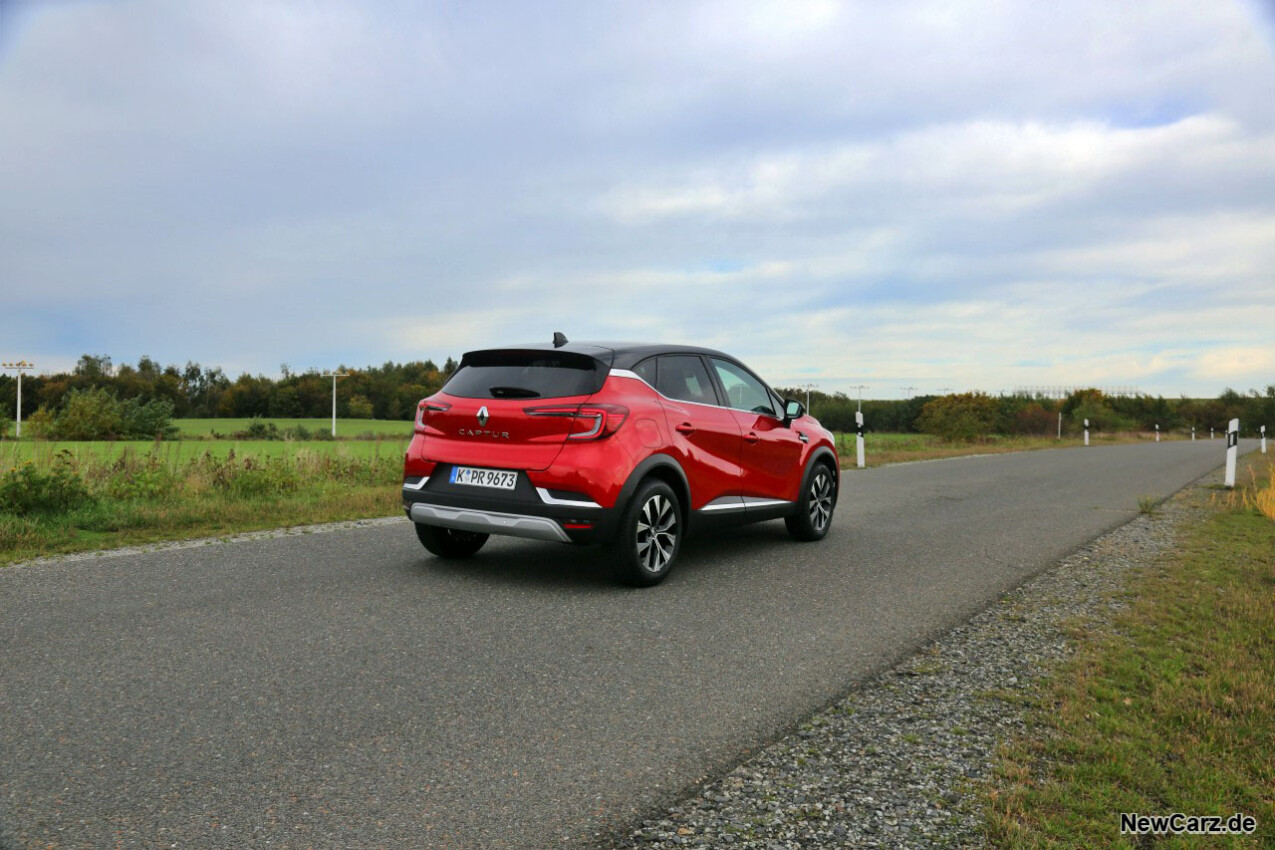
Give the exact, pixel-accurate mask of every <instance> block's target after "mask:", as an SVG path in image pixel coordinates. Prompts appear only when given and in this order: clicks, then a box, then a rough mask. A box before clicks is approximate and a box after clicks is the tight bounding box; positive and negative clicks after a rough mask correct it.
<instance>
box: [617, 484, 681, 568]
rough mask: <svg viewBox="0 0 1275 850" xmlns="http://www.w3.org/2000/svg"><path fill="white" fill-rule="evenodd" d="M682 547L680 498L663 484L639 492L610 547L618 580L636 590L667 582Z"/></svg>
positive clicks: (634, 497)
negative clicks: (665, 580) (665, 579)
mask: <svg viewBox="0 0 1275 850" xmlns="http://www.w3.org/2000/svg"><path fill="white" fill-rule="evenodd" d="M681 546H682V515H681V508H680V506H679V504H678V500H677V494H676V493H674V492H673V488H672V487H670V486H668V485H667V484H665V483H664V482H663V481H648V482H646V483H645V484H643V485H642V486H641V487H639V488H638V491H637V493H635V494H634V496H633V500H632V501H631V502H629V505H628V507H627V508H626V509H625V511H624V515H623V517H621V519H620V528H619V531H617V532H616V535H615V540H613V541H612V542H611V544H610V547H609V548H610V552H611V558H612V560H613V561H614V564H615V571H616V576H617V578H619V579H620V581H622V582H624V583H625V584H628V585H632V586H633V587H651V586H652V585H656V584H659V583H660V582H662V581H664V578H665V577H666V576H667V575H668V574H669V570H670V569H672V568H673V561H674V559H675V558H677V552H678V550H679V549H680V548H681Z"/></svg>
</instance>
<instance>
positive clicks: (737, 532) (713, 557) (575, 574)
mask: <svg viewBox="0 0 1275 850" xmlns="http://www.w3.org/2000/svg"><path fill="white" fill-rule="evenodd" d="M795 545H801V544H796V543H794V542H793V540H792V539H791V538H790V537H789V536H788V533H787V531H786V530H785V528H784V525H783V523H782V522H777V521H772V522H764V523H758V524H756V525H746V526H738V527H735V528H731V529H729V530H713V531H704V532H701V533H693V534H690V535H688V537H687V538H686V539H685V540H683V542H682V548H681V551H680V552H679V553H678V557H677V562H676V563H675V565H674V567H673V572H672V573H671V574H670V575H669V577H668V579H666V580H665V581H664V582H663V583H662V584H660V585H658V586H657V587H659V588H665V587H672V586H676V585H677V584H678V583H679V579H686V578H690V577H692V576H695V577H697V578H703V577H704V576H706V575H711V574H712V573H713V572H714V571H717V570H722V569H731V568H732V567H734V566H735V565H736V564H737V562H738V561H739V560H740V559H741V558H743V557H745V556H746V557H750V558H751V557H755V556H756V555H758V554H759V552H760V551H765V550H771V549H774V550H775V551H782V550H783V549H784V548H786V547H789V546H795ZM416 563H417V564H418V565H419V567H420V569H422V570H423V571H424V572H426V573H429V574H431V575H435V576H439V577H447V578H450V579H461V580H469V581H485V582H498V583H501V584H508V585H517V586H520V587H523V588H527V589H537V588H539V589H545V590H561V589H564V588H572V589H576V590H581V589H584V590H595V591H605V592H615V591H635V592H636V591H638V590H639V589H637V588H631V587H628V586H626V585H624V584H622V583H620V582H619V580H618V579H616V577H615V575H614V572H613V570H612V567H611V565H610V563H608V561H607V553H606V550H605V549H604V548H603V547H601V546H572V545H565V544H561V543H547V542H543V541H538V540H522V539H518V538H495V537H493V538H492V539H491V540H490V541H488V543H487V545H486V546H485V547H483V549H481V550H480V551H479V552H478V553H477V554H476V555H473V556H472V557H469V558H461V559H448V558H439V557H435V556H433V555H430V554H429V553H428V552H424V551H422V552H421V553H420V558H419V560H418V561H417V562H416ZM650 590H651V588H647V589H646V592H649V591H650Z"/></svg>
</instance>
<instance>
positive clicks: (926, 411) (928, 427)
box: [917, 392, 1000, 442]
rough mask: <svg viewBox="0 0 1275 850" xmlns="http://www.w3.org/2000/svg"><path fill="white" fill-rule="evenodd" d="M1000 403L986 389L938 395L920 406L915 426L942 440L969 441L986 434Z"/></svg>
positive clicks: (991, 428)
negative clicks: (919, 415) (984, 391)
mask: <svg viewBox="0 0 1275 850" xmlns="http://www.w3.org/2000/svg"><path fill="white" fill-rule="evenodd" d="M999 412H1000V407H999V405H998V404H997V403H996V399H994V398H992V397H991V396H989V395H987V394H986V393H978V392H974V393H960V394H957V395H945V396H940V397H939V398H936V399H934V400H932V401H929V402H927V403H926V405H925V407H923V408H921V417H920V418H919V419H918V420H917V426H918V427H919V428H920V429H921V430H922V431H924V432H925V433H927V434H936V435H937V436H939V437H942V438H943V439H945V440H952V441H957V440H963V441H966V442H969V441H971V440H973V439H974V438H976V437H980V436H983V435H985V434H990V433H991V432H992V430H993V428H994V427H995V425H996V417H997V414H998V413H999Z"/></svg>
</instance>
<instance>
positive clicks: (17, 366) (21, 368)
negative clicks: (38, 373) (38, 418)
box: [4, 360, 35, 437]
mask: <svg viewBox="0 0 1275 850" xmlns="http://www.w3.org/2000/svg"><path fill="white" fill-rule="evenodd" d="M4 368H5V369H6V370H9V371H13V372H17V373H18V418H17V425H16V428H15V432H14V436H15V437H21V436H22V373H23V372H26V371H28V370H31V369H34V368H35V364H34V363H28V362H27V361H25V360H19V361H17V362H16V363H5V364H4Z"/></svg>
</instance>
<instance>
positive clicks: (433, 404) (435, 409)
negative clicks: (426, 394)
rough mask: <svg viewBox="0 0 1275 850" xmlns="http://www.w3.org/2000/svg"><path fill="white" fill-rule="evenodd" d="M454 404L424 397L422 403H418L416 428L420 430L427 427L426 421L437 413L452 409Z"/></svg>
mask: <svg viewBox="0 0 1275 850" xmlns="http://www.w3.org/2000/svg"><path fill="white" fill-rule="evenodd" d="M451 409H452V406H451V405H450V404H448V403H447V402H445V401H430V400H429V399H422V400H421V403H420V404H418V405H416V430H418V431H420V430H422V429H423V428H424V427H425V423H426V422H428V421H429V418H430V417H431V416H433V415H434V414H436V413H445V412H447V411H448V410H451Z"/></svg>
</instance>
